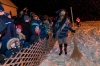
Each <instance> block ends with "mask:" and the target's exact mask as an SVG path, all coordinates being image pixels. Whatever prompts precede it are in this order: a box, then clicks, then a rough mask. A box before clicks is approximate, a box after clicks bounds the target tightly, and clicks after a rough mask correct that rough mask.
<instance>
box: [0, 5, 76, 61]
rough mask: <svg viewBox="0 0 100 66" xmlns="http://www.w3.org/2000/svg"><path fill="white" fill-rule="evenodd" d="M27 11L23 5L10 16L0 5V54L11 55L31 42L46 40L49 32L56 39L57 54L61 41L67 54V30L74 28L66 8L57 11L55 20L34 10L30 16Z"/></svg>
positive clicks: (28, 45)
mask: <svg viewBox="0 0 100 66" xmlns="http://www.w3.org/2000/svg"><path fill="white" fill-rule="evenodd" d="M27 13H28V8H27V7H25V8H24V9H23V10H22V11H21V12H20V13H19V14H18V15H17V17H11V15H10V14H9V13H5V12H4V8H3V7H2V5H0V42H1V44H0V54H3V56H6V57H7V58H9V57H10V56H11V55H12V56H15V55H16V52H18V51H19V50H23V48H26V47H30V45H31V44H34V43H36V42H43V41H44V40H45V39H46V40H48V39H49V34H50V33H52V34H53V38H54V39H56V40H58V43H59V48H60V53H59V55H61V54H62V44H63V43H64V51H65V54H67V41H66V39H67V36H68V30H70V31H71V32H73V33H75V30H73V29H72V28H71V26H70V20H69V19H68V18H67V13H66V10H64V9H60V10H59V11H57V12H56V13H57V14H58V16H57V17H56V20H54V18H53V17H48V16H47V15H43V16H41V17H39V16H38V15H37V14H36V13H34V12H31V13H30V16H29V15H28V14H27ZM1 57H2V56H1ZM0 62H1V61H0Z"/></svg>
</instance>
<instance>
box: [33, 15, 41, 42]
mask: <svg viewBox="0 0 100 66" xmlns="http://www.w3.org/2000/svg"><path fill="white" fill-rule="evenodd" d="M38 21H40V20H39V17H38V16H37V15H34V17H33V20H32V22H31V31H32V36H31V43H32V44H33V43H35V42H39V40H40V22H38Z"/></svg>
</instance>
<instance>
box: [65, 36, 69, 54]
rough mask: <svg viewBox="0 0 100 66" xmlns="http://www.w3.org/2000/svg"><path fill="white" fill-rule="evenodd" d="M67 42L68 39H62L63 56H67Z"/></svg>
mask: <svg viewBox="0 0 100 66" xmlns="http://www.w3.org/2000/svg"><path fill="white" fill-rule="evenodd" d="M67 41H68V38H64V52H65V54H67V46H68V45H67Z"/></svg>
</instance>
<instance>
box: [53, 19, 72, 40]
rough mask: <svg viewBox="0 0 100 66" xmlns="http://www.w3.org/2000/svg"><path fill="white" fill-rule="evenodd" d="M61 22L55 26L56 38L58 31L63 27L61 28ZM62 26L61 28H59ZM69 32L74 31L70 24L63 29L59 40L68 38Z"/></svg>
mask: <svg viewBox="0 0 100 66" xmlns="http://www.w3.org/2000/svg"><path fill="white" fill-rule="evenodd" d="M60 23H61V21H60V22H57V23H56V24H55V26H54V38H55V36H56V35H58V34H57V31H58V30H59V29H60V28H61V27H62V26H63V25H62V26H60ZM59 26H60V28H59ZM68 30H70V31H73V30H72V28H71V27H70V25H69V23H67V24H66V26H65V27H64V28H63V29H62V31H61V32H60V34H59V35H58V39H62V38H65V37H67V36H68Z"/></svg>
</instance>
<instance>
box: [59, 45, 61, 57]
mask: <svg viewBox="0 0 100 66" xmlns="http://www.w3.org/2000/svg"><path fill="white" fill-rule="evenodd" d="M59 49H60V53H59V55H61V54H62V44H60V45H59Z"/></svg>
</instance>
